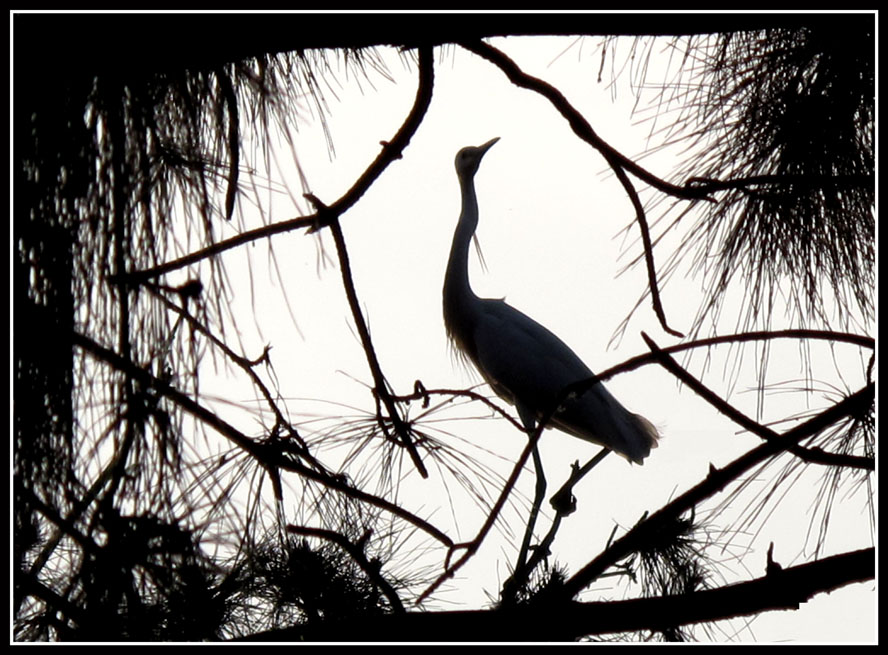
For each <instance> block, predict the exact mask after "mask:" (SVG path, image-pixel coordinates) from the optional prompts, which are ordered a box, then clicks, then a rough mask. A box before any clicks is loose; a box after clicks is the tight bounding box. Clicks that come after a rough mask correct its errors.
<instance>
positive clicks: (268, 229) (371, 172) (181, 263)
mask: <svg viewBox="0 0 888 655" xmlns="http://www.w3.org/2000/svg"><path fill="white" fill-rule="evenodd" d="M433 74H434V58H433V56H432V48H431V47H421V48H419V84H418V88H417V90H416V100H415V101H414V104H413V107H412V108H411V110H410V113H409V114H408V115H407V118H406V119H405V120H404V123H403V125H401V128H400V129H399V130H398V131H397V132H396V133H395V136H394V137H392V139H391V140H390V141H383V142H382V150H381V151H380V153H379V155H377V157H376V159H374V160H373V162H371V164H370V165H369V166H368V167H367V169H366V170H365V171H364V173H363V174H362V175H361V176H360V177H359V178H358V179H357V180H356V181H355V183H354V184H353V185H352V187H351V188H350V189H349V190H348V191H346V192H345V194H344V195H343V196H342V197H340V198H339V199H338V200H336V202H334V203H332V204H331V205H330V206H329V207H328V212H329V213H328V214H327V215H326V216H327V217H329V218H325V217H322V216H321V214H320V212H315V213H314V214H311V215H309V216H298V217H296V218H291V219H289V220H286V221H281V222H280V223H273V224H272V225H265V226H263V227H260V228H256V229H255V230H249V231H247V232H244V233H243V234H238V235H237V236H235V237H231V238H230V239H225V240H224V241H219V242H218V243H213V244H210V245H209V246H207V247H206V248H203V249H201V250H199V251H197V252H193V253H190V254H188V255H185V256H184V257H180V258H179V259H175V260H173V261H170V262H166V263H164V264H160V265H158V266H154V267H152V268H146V269H144V270H141V271H133V272H129V273H127V274H126V275H121V276H120V279H121V280H122V281H125V282H128V283H130V284H138V283H139V282H142V281H144V280H149V279H152V278H156V277H159V276H161V275H164V274H166V273H169V272H171V271H175V270H178V269H180V268H184V267H186V266H190V265H191V264H196V263H197V262H199V261H202V260H204V259H207V258H209V257H213V256H215V255H218V254H221V253H223V252H225V251H226V250H231V249H232V248H236V247H238V246H241V245H243V244H245V243H251V242H252V241H257V240H259V239H266V238H269V237H272V236H274V235H276V234H282V233H284V232H291V231H293V230H298V229H303V228H308V229H319V228H322V227H326V226H327V225H328V224H329V220H331V219H332V217H334V216H340V215H342V214H344V213H345V212H346V211H348V210H349V209H350V208H351V207H352V206H353V205H354V204H355V203H356V202H357V201H358V200H359V199H360V198H361V196H363V195H364V193H365V192H366V191H367V189H369V188H370V186H371V185H372V184H373V183H374V182H375V181H376V179H377V178H378V177H379V176H380V175H382V173H383V172H384V171H385V169H386V168H387V167H388V165H389V164H391V163H392V162H393V161H395V160H396V159H400V158H401V154H402V153H403V151H404V149H405V148H406V147H407V145H408V144H409V143H410V139H412V138H413V135H414V134H415V133H416V130H417V129H418V128H419V125H420V123H421V122H422V119H423V117H424V116H425V114H426V111H427V110H428V108H429V105H430V104H431V101H432V83H433Z"/></svg>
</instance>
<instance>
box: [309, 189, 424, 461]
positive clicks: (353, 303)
mask: <svg viewBox="0 0 888 655" xmlns="http://www.w3.org/2000/svg"><path fill="white" fill-rule="evenodd" d="M308 199H309V200H310V201H311V202H312V203H313V204H314V205H315V206H316V207H318V208H320V207H321V204H320V201H319V200H318V199H317V198H315V197H314V196H312V195H310V194H309V195H308ZM329 227H330V232H331V233H332V234H333V241H335V242H336V252H337V254H338V255H339V269H340V271H341V273H342V286H343V287H344V288H345V295H346V298H347V299H348V305H349V307H350V308H351V312H352V319H353V320H354V322H355V327H357V330H358V336H359V337H360V339H361V346H363V348H364V353H365V354H366V355H367V363H368V364H369V365H370V373H371V375H373V383H374V392H375V393H376V397H377V398H379V399H380V400H381V401H382V404H383V405H385V408H386V410H387V411H388V414H389V419H391V422H392V425H393V426H394V428H395V433H396V434H397V435H398V437H399V438H400V439H401V443H403V444H404V447H405V448H406V449H407V452H408V453H410V459H412V460H413V465H414V466H416V469H417V470H418V471H419V474H420V475H422V477H424V478H428V477H429V472H428V470H426V467H425V464H423V463H422V458H420V456H419V452H418V451H417V450H416V444H415V443H413V440H412V439H411V437H410V428H409V427H408V425H407V424H406V423H405V422H404V419H402V418H401V414H400V413H399V412H398V408H397V406H396V405H395V401H394V400H392V396H391V394H389V392H388V385H387V383H386V380H385V375H383V373H382V368H381V367H380V365H379V358H378V357H377V356H376V350H375V349H374V348H373V342H372V341H371V340H370V331H369V330H368V329H367V323H366V322H365V321H364V316H363V314H362V313H361V305H360V303H359V302H358V294H357V291H355V283H354V278H353V277H352V273H351V264H350V263H349V258H348V250H347V249H346V247H345V237H344V236H343V234H342V228H341V227H340V225H339V220H338V219H334V220H332V221H330V223H329ZM379 427H380V428H381V429H382V430H383V432H384V433H386V432H387V430H386V427H385V423H384V421H383V420H382V417H380V421H379Z"/></svg>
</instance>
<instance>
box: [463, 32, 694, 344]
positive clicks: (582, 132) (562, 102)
mask: <svg viewBox="0 0 888 655" xmlns="http://www.w3.org/2000/svg"><path fill="white" fill-rule="evenodd" d="M460 45H461V46H462V47H463V48H465V49H466V50H469V51H471V52H474V53H475V54H476V55H478V56H480V57H483V58H484V59H487V60H488V61H489V62H491V63H493V64H494V65H495V66H497V67H498V68H499V69H500V70H502V71H503V72H504V73H505V74H506V76H507V77H508V78H509V80H510V81H511V82H512V84H514V85H516V86H519V87H522V88H525V89H529V90H531V91H535V92H537V93H539V94H540V95H542V96H543V97H545V98H546V99H548V100H549V102H551V103H552V105H554V107H555V109H557V110H558V112H559V113H560V114H561V115H562V116H563V117H564V118H565V119H566V120H567V122H568V123H570V126H571V128H572V129H573V131H574V132H575V133H576V134H577V136H579V137H580V138H581V139H582V140H583V141H585V142H586V143H588V144H589V145H591V146H592V147H593V148H595V149H596V150H598V151H599V152H600V153H601V154H602V155H603V156H604V158H605V160H606V161H607V163H608V164H609V165H610V167H611V168H612V169H613V171H614V173H615V174H616V176H617V179H619V180H620V184H622V185H623V188H624V189H625V190H626V193H627V195H628V196H629V199H630V200H631V202H632V206H633V207H634V208H635V218H636V221H637V222H638V226H639V229H640V230H641V240H642V243H643V244H644V258H645V264H646V267H647V273H648V286H649V288H650V290H651V300H652V302H653V304H654V313H655V314H656V315H657V318H658V319H659V320H660V324H661V325H662V326H663V329H664V330H665V331H666V332H668V333H669V334H672V335H673V336H676V337H682V336H684V335H683V334H681V333H680V332H677V331H676V330H673V329H672V328H670V327H669V325H668V324H667V322H666V313H665V311H664V310H663V304H662V302H661V300H660V290H659V285H658V283H657V272H656V268H655V266H654V250H653V244H652V242H651V236H650V231H649V229H648V225H647V220H646V218H645V212H644V207H643V206H642V204H641V200H640V199H639V197H638V193H637V192H636V190H635V187H634V186H633V185H632V182H631V180H630V179H629V177H628V176H627V175H626V172H627V171H628V172H629V173H632V174H633V175H635V176H636V177H637V178H639V179H640V180H642V181H643V182H646V183H647V184H649V185H651V186H652V187H654V188H655V189H658V190H659V191H662V192H664V193H668V194H670V195H673V196H677V197H679V198H684V199H694V200H697V199H702V198H705V197H706V194H705V191H701V190H699V189H697V188H695V187H693V186H678V185H675V184H671V183H669V182H666V181H665V180H663V179H661V178H659V177H657V176H656V175H654V174H653V173H651V172H650V171H648V170H646V169H645V168H643V167H641V166H639V165H638V164H637V163H635V162H634V161H632V160H631V159H629V158H628V157H627V156H625V155H624V154H622V153H621V152H619V151H618V150H617V149H616V148H614V147H613V146H611V145H610V144H609V143H607V142H606V141H605V140H604V139H602V138H601V137H600V136H598V134H596V133H595V130H593V129H592V126H591V125H589V122H588V121H587V120H586V119H585V118H584V117H583V115H582V114H580V112H578V111H577V110H576V109H574V107H573V105H571V104H570V102H569V101H568V100H567V98H565V97H564V95H563V94H562V93H561V92H560V91H559V90H558V89H556V88H555V87H554V86H552V85H551V84H549V83H548V82H544V81H543V80H541V79H539V78H536V77H533V76H531V75H528V74H527V73H525V72H524V71H522V70H521V69H520V68H519V67H518V65H517V64H516V63H515V62H513V61H512V60H511V59H510V58H509V57H508V56H506V55H505V54H504V53H503V52H501V51H499V50H497V49H496V48H494V47H493V46H490V45H488V44H486V43H484V42H481V41H478V42H476V43H460Z"/></svg>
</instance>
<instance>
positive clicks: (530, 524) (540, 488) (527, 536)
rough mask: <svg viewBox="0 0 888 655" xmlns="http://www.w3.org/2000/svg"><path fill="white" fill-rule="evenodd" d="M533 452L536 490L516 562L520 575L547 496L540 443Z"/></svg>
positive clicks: (531, 431) (516, 570)
mask: <svg viewBox="0 0 888 655" xmlns="http://www.w3.org/2000/svg"><path fill="white" fill-rule="evenodd" d="M531 425H532V424H531ZM528 434H529V435H532V434H533V430H532V429H531V430H528ZM532 454H533V466H534V469H535V473H536V492H535V494H534V499H533V507H531V509H530V516H529V517H528V519H527V528H526V529H525V531H524V539H523V540H522V542H521V550H520V551H519V552H518V561H517V562H516V564H515V574H516V575H518V576H520V575H521V571H522V570H523V569H524V567H525V565H526V563H527V555H528V553H529V552H530V540H531V539H533V529H534V526H535V525H536V520H537V517H538V516H539V513H540V507H542V505H543V499H544V498H545V496H546V475H545V473H544V472H543V460H542V458H541V457H540V450H539V445H534V447H533V450H532ZM526 575H528V576H529V575H530V571H527V572H526Z"/></svg>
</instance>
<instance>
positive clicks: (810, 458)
mask: <svg viewBox="0 0 888 655" xmlns="http://www.w3.org/2000/svg"><path fill="white" fill-rule="evenodd" d="M641 336H642V337H643V338H644V340H645V342H646V343H647V344H648V346H649V347H650V349H651V352H652V353H653V354H654V356H655V357H656V358H657V361H658V362H659V363H660V365H661V366H663V368H665V369H666V370H667V371H669V372H670V373H672V374H673V375H674V376H675V377H676V378H678V379H679V380H681V382H682V383H683V384H686V385H687V386H688V387H690V388H691V390H692V391H694V392H695V393H696V394H697V395H698V396H700V397H701V398H703V399H704V400H705V401H706V402H708V403H709V404H710V405H712V406H713V407H715V408H716V409H717V410H718V411H719V412H721V413H722V414H724V415H725V416H727V417H728V418H729V419H731V420H732V421H734V422H735V423H736V424H737V425H739V426H741V427H742V428H744V429H745V430H748V431H749V432H751V433H752V434H754V435H756V436H757V437H761V438H762V439H764V440H765V441H772V440H776V441H779V440H780V439H781V437H780V435H779V434H778V433H777V432H775V431H774V430H772V429H771V428H769V427H767V426H765V425H762V424H761V423H759V422H758V421H755V420H753V419H751V418H749V417H748V416H746V414H744V413H743V412H741V411H740V410H738V409H737V408H736V407H734V406H733V405H731V404H730V403H728V402H727V401H725V400H724V399H722V398H721V397H720V396H718V394H716V393H715V392H714V391H712V390H711V389H710V388H709V387H707V386H705V385H704V384H703V383H702V382H700V381H699V380H698V379H697V378H695V377H694V376H693V375H691V374H690V373H689V372H688V371H687V370H686V369H684V368H683V367H681V366H679V364H678V363H677V362H676V361H675V360H674V359H672V357H670V356H669V355H668V354H666V353H665V352H663V351H662V350H661V349H660V348H659V346H657V344H655V343H654V341H653V340H652V339H651V338H650V337H648V335H646V334H645V333H644V332H642V333H641ZM786 450H788V451H789V452H791V453H792V454H793V455H795V456H797V457H799V458H801V459H803V460H805V461H806V462H813V463H818V464H827V465H833V466H850V467H853V468H861V469H865V470H870V471H874V470H875V469H876V462H875V460H874V459H872V458H870V457H859V456H854V455H842V454H839V453H829V452H826V451H824V450H822V449H820V448H816V449H810V448H803V447H802V446H800V445H798V444H792V445H788V446H787V447H786Z"/></svg>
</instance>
